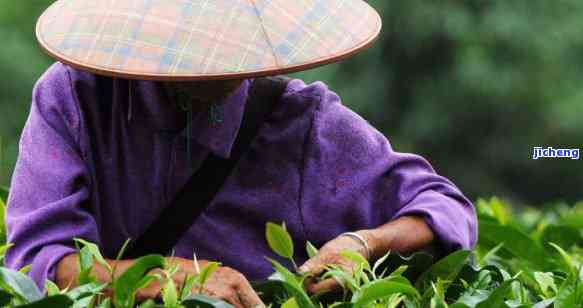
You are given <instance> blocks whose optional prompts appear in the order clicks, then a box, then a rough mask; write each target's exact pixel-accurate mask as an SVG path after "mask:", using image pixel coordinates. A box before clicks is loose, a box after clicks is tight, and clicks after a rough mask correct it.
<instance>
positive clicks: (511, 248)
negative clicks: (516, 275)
mask: <svg viewBox="0 0 583 308" xmlns="http://www.w3.org/2000/svg"><path fill="white" fill-rule="evenodd" d="M478 236H479V241H480V242H490V243H493V244H494V245H498V244H501V243H505V245H504V246H502V247H501V248H500V252H506V253H508V254H509V255H510V256H512V257H515V258H517V259H521V260H525V261H528V262H530V263H531V264H533V265H535V266H537V267H539V268H545V267H546V265H547V264H548V260H547V259H546V254H545V252H544V250H543V249H542V247H540V246H539V244H538V242H536V241H534V240H533V239H531V238H530V237H529V236H528V235H527V234H525V233H524V232H522V231H520V230H518V229H517V228H515V227H512V226H503V225H500V224H498V223H492V222H488V221H480V222H479V235H478Z"/></svg>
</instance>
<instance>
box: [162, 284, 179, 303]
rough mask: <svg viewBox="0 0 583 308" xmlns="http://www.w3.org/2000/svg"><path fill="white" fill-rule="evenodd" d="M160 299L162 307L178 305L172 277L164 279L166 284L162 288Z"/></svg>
mask: <svg viewBox="0 0 583 308" xmlns="http://www.w3.org/2000/svg"><path fill="white" fill-rule="evenodd" d="M162 300H163V301H164V307H166V308H176V307H177V306H178V293H177V292H176V285H175V284H174V280H173V279H171V278H170V279H166V284H165V285H164V288H162Z"/></svg>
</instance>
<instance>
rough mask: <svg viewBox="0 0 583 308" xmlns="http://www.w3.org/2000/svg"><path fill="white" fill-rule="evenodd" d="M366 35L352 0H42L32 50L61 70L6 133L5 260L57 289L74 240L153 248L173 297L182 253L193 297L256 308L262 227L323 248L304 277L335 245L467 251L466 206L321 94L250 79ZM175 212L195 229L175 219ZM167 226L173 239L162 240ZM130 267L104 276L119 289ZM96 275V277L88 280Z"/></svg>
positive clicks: (41, 85) (371, 15)
mask: <svg viewBox="0 0 583 308" xmlns="http://www.w3.org/2000/svg"><path fill="white" fill-rule="evenodd" d="M380 24H381V23H380V18H379V16H378V14H377V13H376V12H375V11H374V10H373V9H372V8H371V7H370V6H368V5H367V4H366V3H364V2H363V1H361V0H344V1H342V0H332V1H324V0H308V1H284V0H272V1H226V0H223V1H212V2H210V1H195V0H193V1H178V0H165V1H147V0H136V1H130V0H113V1H85V0H69V1H65V0H59V1H56V2H55V3H54V4H53V5H52V6H51V7H50V8H49V9H48V10H47V11H46V12H45V13H44V14H43V15H42V16H41V18H40V19H39V22H38V26H37V37H38V39H39V41H40V43H41V46H42V47H43V48H44V49H45V51H47V52H48V53H49V54H50V55H51V56H53V57H55V58H56V59H57V60H59V61H60V62H59V63H56V64H54V65H53V66H51V67H50V68H49V69H48V70H47V72H46V73H45V74H44V75H43V76H42V77H41V78H40V79H39V81H38V82H37V84H36V85H35V88H34V91H33V100H32V105H31V109H30V114H29V117H28V119H27V122H26V125H25V127H24V130H23V132H22V136H21V140H20V153H19V157H18V161H17V164H16V168H15V171H14V174H13V177H12V183H11V186H12V187H11V193H10V196H9V200H8V211H7V214H6V222H7V229H8V240H9V241H10V242H11V243H13V244H14V246H13V247H12V248H11V249H10V250H9V251H8V254H7V255H6V264H7V265H8V266H10V267H12V268H21V267H22V266H25V265H28V264H31V265H32V267H31V269H30V272H29V275H30V276H31V277H32V278H33V279H34V280H35V281H36V282H37V284H38V285H39V286H41V287H42V286H43V282H44V280H45V279H49V280H52V281H55V282H56V283H57V284H58V285H59V286H60V287H65V286H68V285H75V284H76V281H75V278H76V275H77V263H76V249H75V246H74V244H73V238H82V239H85V240H88V241H92V242H95V243H97V244H98V246H99V247H100V249H101V250H102V251H103V253H104V255H105V256H106V257H107V258H114V257H115V255H116V253H117V252H118V250H119V249H120V248H121V246H122V245H123V243H124V242H125V241H126V240H127V239H128V238H131V239H139V240H138V242H140V241H141V242H143V243H146V244H145V245H144V247H145V248H144V247H142V250H137V251H140V252H142V253H150V252H158V251H154V249H153V248H152V250H153V251H149V250H148V249H149V248H148V247H149V246H148V245H147V243H149V242H151V243H152V247H153V246H155V245H154V242H156V241H158V242H160V240H161V239H162V242H164V241H166V242H169V243H172V246H171V247H166V248H171V249H172V251H173V253H174V254H173V256H172V257H168V259H167V260H168V261H169V262H170V263H173V264H178V265H179V266H180V270H179V272H178V273H177V274H176V275H175V276H174V279H176V280H177V281H178V282H179V283H180V282H181V280H182V279H184V277H185V276H186V275H187V274H193V273H196V266H195V265H194V264H193V262H192V257H193V254H196V255H197V256H198V259H199V261H198V263H199V264H200V266H203V265H204V263H206V262H207V260H217V261H219V262H221V263H222V265H223V267H221V268H219V270H218V271H217V272H216V273H215V274H214V275H213V276H212V278H211V280H210V281H209V283H208V284H207V285H206V286H205V290H204V293H206V294H208V295H211V296H216V297H219V298H222V299H225V300H227V301H228V302H230V303H232V304H233V305H235V306H236V307H254V306H256V305H262V303H261V300H260V299H259V297H258V296H257V294H255V292H254V291H253V290H252V288H251V287H250V284H249V282H248V281H249V280H256V279H264V278H266V277H267V276H268V275H269V274H271V266H270V264H269V263H268V262H267V261H266V260H265V258H264V257H265V256H269V257H275V256H274V255H273V253H272V252H270V249H269V248H268V246H267V244H266V242H265V240H264V228H265V224H266V222H278V223H279V222H285V223H286V226H287V229H288V231H289V232H290V233H291V234H292V236H293V237H294V239H296V242H297V243H299V244H301V243H304V242H305V241H307V240H309V241H311V242H312V243H314V244H315V245H316V246H318V247H321V249H320V250H319V253H318V254H317V255H316V256H315V257H313V258H311V259H308V257H307V255H305V254H302V253H299V254H298V255H297V256H296V257H297V259H298V261H299V262H301V263H303V265H302V266H301V267H300V270H301V271H303V272H308V273H312V274H313V275H317V274H319V273H320V272H321V271H322V268H323V266H324V265H325V264H328V263H338V264H341V265H343V266H345V267H346V268H349V267H350V264H349V262H348V261H347V260H345V259H343V258H341V257H340V255H339V252H340V251H343V250H345V249H350V250H354V251H357V252H360V253H362V254H363V255H364V256H366V257H367V258H369V259H374V258H377V257H378V256H381V255H383V254H385V253H386V252H388V251H389V250H390V251H397V252H403V253H407V252H411V251H415V250H419V249H423V248H426V247H428V246H430V245H432V244H434V245H436V246H438V247H439V250H440V251H441V252H442V253H447V252H451V251H453V250H456V249H470V248H472V247H473V245H474V244H475V241H476V216H475V211H474V208H473V205H472V204H471V202H470V201H468V199H467V198H466V197H464V195H463V194H462V193H461V192H460V191H459V190H458V188H456V186H454V184H453V183H452V182H450V181H449V180H447V179H446V178H444V177H442V176H440V175H438V174H436V172H435V171H434V170H433V168H432V167H431V165H430V164H429V163H428V162H427V161H426V160H425V159H423V158H422V157H420V156H417V155H413V154H405V153H399V152H397V151H395V150H394V149H393V148H392V147H391V145H390V143H389V142H388V140H387V139H386V138H385V137H384V136H383V135H382V134H381V133H379V132H378V131H377V130H376V129H375V128H373V127H372V126H371V125H370V124H369V123H368V122H367V121H366V120H364V119H363V118H362V117H360V116H359V115H357V114H356V113H354V112H353V111H351V110H350V109H348V108H347V107H346V106H345V105H343V103H342V102H341V99H340V97H339V96H338V95H337V94H336V93H334V92H333V91H332V90H330V89H329V88H328V87H327V86H326V85H325V84H324V83H323V82H315V83H312V84H306V83H304V82H303V81H302V80H300V79H291V80H287V79H266V78H263V77H261V76H272V75H277V74H281V73H287V72H293V71H299V70H304V69H308V68H311V67H314V66H317V65H322V64H326V63H330V62H333V61H336V60H340V59H343V58H345V57H347V56H348V55H352V54H354V53H356V51H359V50H361V49H363V48H364V47H367V46H369V45H370V44H371V43H372V42H373V41H374V39H375V38H376V37H377V35H378V34H379V31H380ZM266 80H268V81H266ZM265 106H269V107H265ZM250 109H255V111H254V112H257V110H259V111H260V112H263V116H259V117H257V116H254V115H253V112H248V111H249V110H250ZM249 127H251V128H249ZM253 127H255V128H254V129H253ZM241 135H246V137H245V136H243V137H242V136H241ZM224 165H225V166H226V165H232V166H231V167H229V168H224V167H223V166H224ZM209 166H210V167H209ZM201 170H206V171H204V172H203V171H201ZM213 170H222V171H221V172H222V173H224V174H223V175H217V174H214V173H213ZM221 172H218V171H217V173H221ZM207 182H211V183H210V184H209V183H207ZM214 182H217V183H214ZM213 183H214V184H213ZM213 185H214V186H213ZM201 187H202V188H204V189H201ZM211 188H212V189H211ZM213 189H215V190H216V191H212V190H213ZM178 196H182V197H181V198H179V197H178ZM184 196H187V197H184ZM177 199H179V200H180V201H177ZM205 200H206V201H205ZM177 204H178V205H177ZM185 207H186V208H187V210H189V212H192V213H195V215H192V217H188V215H190V214H188V215H186V216H187V218H184V217H183V216H184V215H183V214H177V213H178V212H176V211H178V210H179V208H182V210H184V208H185ZM189 207H191V208H189ZM175 208H176V209H175ZM169 209H170V210H169ZM183 213H186V212H183ZM163 216H165V217H166V218H164V219H166V222H165V224H163V226H164V228H166V229H160V227H159V225H160V223H159V221H161V220H164V219H162V218H160V217H163ZM172 219H175V220H176V221H177V223H176V228H177V229H179V225H181V224H184V223H187V224H186V226H187V228H186V229H185V230H182V231H180V232H174V231H173V228H174V227H175V226H173V225H172V221H173V220H172ZM189 219H192V220H189ZM179 222H180V223H179ZM153 225H158V227H153ZM153 230H156V231H158V232H153ZM160 230H163V231H164V230H167V231H168V232H163V231H162V232H161V231H160ZM347 232H348V233H347ZM173 237H174V238H173ZM138 246H139V245H138ZM299 247H301V246H298V249H296V251H303V249H299ZM139 255H140V254H139V253H138V254H137V255H136V256H132V257H128V258H125V259H123V260H120V261H115V260H112V259H109V260H108V262H111V263H112V264H113V263H116V265H117V266H116V271H117V272H116V275H118V274H119V273H121V272H123V271H124V270H125V269H126V268H127V267H128V266H130V265H131V264H132V262H133V258H134V257H137V256H139ZM94 275H95V276H96V277H97V279H98V280H100V281H108V279H110V276H109V275H107V273H106V272H105V270H104V269H103V268H102V267H100V266H96V267H95V269H94ZM334 287H335V281H333V280H325V281H321V282H317V281H316V280H310V281H309V282H308V289H309V290H310V291H311V292H319V291H324V290H329V289H332V288H334ZM158 292H159V286H158V285H156V284H152V285H150V286H149V287H147V288H145V289H144V290H141V291H140V293H139V296H140V298H142V299H143V298H151V297H156V296H158Z"/></svg>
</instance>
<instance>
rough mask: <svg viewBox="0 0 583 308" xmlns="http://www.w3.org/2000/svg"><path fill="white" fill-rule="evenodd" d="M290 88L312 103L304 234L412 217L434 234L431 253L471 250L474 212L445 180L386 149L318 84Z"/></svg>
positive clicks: (415, 159) (413, 158) (417, 159)
mask: <svg viewBox="0 0 583 308" xmlns="http://www.w3.org/2000/svg"><path fill="white" fill-rule="evenodd" d="M297 87H298V88H301V90H298V93H300V94H301V95H303V96H305V97H315V98H316V99H314V100H315V103H314V104H315V106H316V107H315V109H314V113H313V120H312V127H311V128H310V132H309V133H308V136H307V140H306V144H305V148H306V150H305V151H306V155H305V157H306V160H305V163H304V169H303V172H304V183H303V186H304V188H303V192H304V194H303V202H304V204H303V206H302V211H303V213H304V219H305V221H306V229H308V233H310V232H313V233H318V232H319V231H318V230H319V229H322V228H327V229H328V230H332V231H329V232H334V233H335V234H337V233H339V232H345V231H348V230H350V231H356V229H359V228H372V227H376V226H379V225H382V224H384V223H386V222H388V221H391V220H394V219H397V218H399V217H402V216H408V215H416V216H422V217H424V218H425V221H426V222H427V224H428V225H429V227H430V228H431V229H432V231H433V232H434V234H435V235H436V239H437V241H436V243H438V244H439V247H438V249H439V252H441V253H448V252H451V251H453V250H458V249H471V248H473V247H474V246H475V243H476V237H477V227H476V223H477V221H476V220H477V219H476V212H475V208H474V206H473V204H472V203H471V202H470V201H469V200H468V199H467V198H466V197H465V196H464V195H463V194H462V193H461V191H460V190H459V189H458V188H457V187H456V186H455V185H454V184H453V183H452V182H451V181H449V180H448V179H446V178H445V177H443V176H440V175H438V174H437V173H436V172H435V170H434V169H433V168H432V166H431V165H430V164H429V162H428V161H427V160H426V159H424V158H423V157H421V156H418V155H414V154H408V153H400V152H397V151H395V150H393V148H392V146H391V144H390V143H389V141H388V140H387V138H386V137H385V136H384V135H383V134H381V133H380V132H379V131H378V130H376V129H375V128H374V127H372V126H371V125H370V124H369V123H368V122H367V121H366V120H365V119H363V118H362V117H360V116H359V115H358V114H356V113H355V112H353V111H352V110H350V109H349V108H347V107H346V106H344V105H343V104H342V102H341V100H340V97H339V96H338V95H337V94H336V93H334V92H333V91H330V90H329V89H328V88H327V86H326V85H325V84H323V83H321V82H316V83H313V84H311V85H309V86H305V87H302V86H299V85H298V86H297ZM310 225H313V226H317V227H311V226H310ZM310 228H312V229H311V230H310ZM333 235H334V234H330V236H333Z"/></svg>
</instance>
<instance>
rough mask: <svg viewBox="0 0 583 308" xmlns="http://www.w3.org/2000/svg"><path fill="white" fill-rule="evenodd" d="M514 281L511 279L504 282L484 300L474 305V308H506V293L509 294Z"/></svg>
mask: <svg viewBox="0 0 583 308" xmlns="http://www.w3.org/2000/svg"><path fill="white" fill-rule="evenodd" d="M514 281H516V280H514V279H511V280H506V281H504V282H503V283H502V285H500V287H498V288H496V290H494V291H493V292H492V293H491V294H490V296H488V298H487V299H486V300H484V301H482V302H480V303H479V304H478V305H476V308H492V307H506V306H507V305H506V304H505V303H504V301H505V299H506V296H507V295H508V293H510V291H511V289H512V283H513V282H514Z"/></svg>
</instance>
